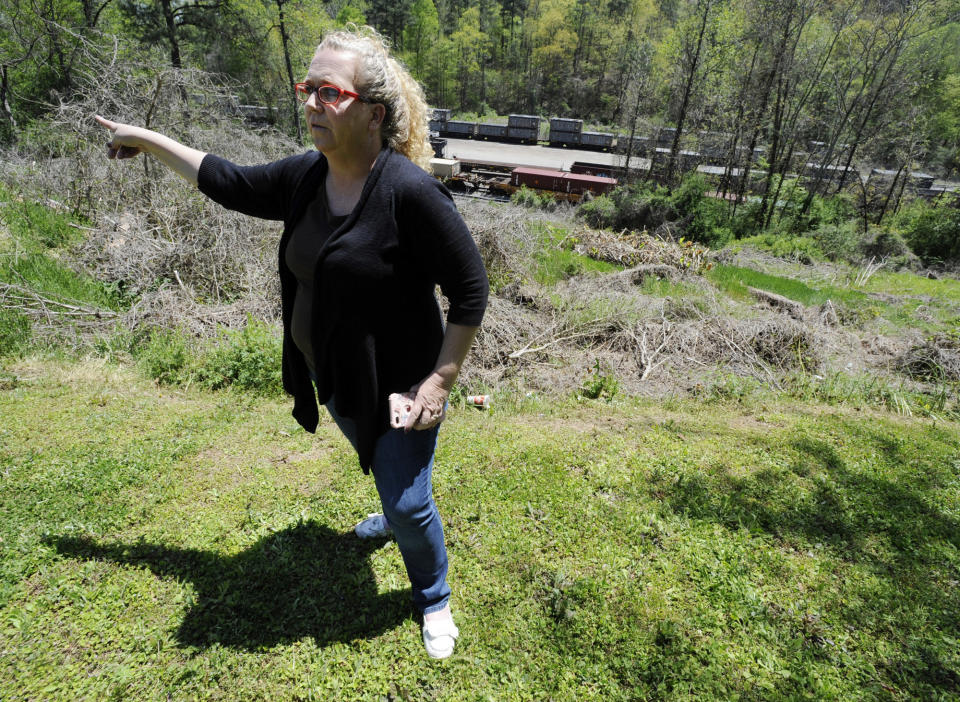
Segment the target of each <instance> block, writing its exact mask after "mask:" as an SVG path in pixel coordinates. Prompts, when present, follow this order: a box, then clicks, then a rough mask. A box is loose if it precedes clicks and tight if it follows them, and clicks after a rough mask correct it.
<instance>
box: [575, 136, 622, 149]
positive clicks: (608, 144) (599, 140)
mask: <svg viewBox="0 0 960 702" xmlns="http://www.w3.org/2000/svg"><path fill="white" fill-rule="evenodd" d="M613 136H614V135H613V134H611V133H610V132H580V148H582V149H597V150H599V151H609V150H610V149H611V148H613Z"/></svg>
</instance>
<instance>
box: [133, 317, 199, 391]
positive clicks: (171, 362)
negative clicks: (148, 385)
mask: <svg viewBox="0 0 960 702" xmlns="http://www.w3.org/2000/svg"><path fill="white" fill-rule="evenodd" d="M135 356H136V359H137V363H138V364H139V366H140V367H141V368H142V369H143V371H144V372H145V373H146V374H147V375H148V376H149V377H151V378H153V379H154V380H156V381H157V382H158V383H161V384H164V385H174V384H178V383H182V382H184V381H186V380H188V379H189V376H190V369H189V366H190V363H191V361H192V359H193V354H192V352H191V349H190V347H189V345H188V343H187V338H186V335H185V333H184V332H182V331H179V330H173V329H158V330H155V331H153V332H151V333H150V334H149V335H148V336H147V338H146V340H145V341H144V342H143V343H142V344H140V345H139V346H138V347H137V348H136V349H135Z"/></svg>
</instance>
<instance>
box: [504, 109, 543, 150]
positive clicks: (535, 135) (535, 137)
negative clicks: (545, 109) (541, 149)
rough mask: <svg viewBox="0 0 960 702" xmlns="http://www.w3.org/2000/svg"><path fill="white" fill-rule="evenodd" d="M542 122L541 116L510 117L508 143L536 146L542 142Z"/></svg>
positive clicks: (508, 118)
mask: <svg viewBox="0 0 960 702" xmlns="http://www.w3.org/2000/svg"><path fill="white" fill-rule="evenodd" d="M540 121H541V120H540V117H539V115H509V116H508V117H507V141H511V142H515V143H519V144H536V143H537V142H538V141H540Z"/></svg>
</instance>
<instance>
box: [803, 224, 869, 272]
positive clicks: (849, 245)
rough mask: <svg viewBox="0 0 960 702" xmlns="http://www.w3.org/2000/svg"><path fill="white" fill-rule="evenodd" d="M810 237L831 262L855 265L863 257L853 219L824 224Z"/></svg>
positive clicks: (810, 233)
mask: <svg viewBox="0 0 960 702" xmlns="http://www.w3.org/2000/svg"><path fill="white" fill-rule="evenodd" d="M808 236H809V238H810V239H811V240H812V241H813V243H814V244H815V246H816V250H817V251H818V252H819V253H821V254H822V255H823V256H824V257H825V258H826V259H827V260H829V261H847V262H850V263H855V262H858V261H859V260H860V259H861V258H862V256H863V251H862V249H861V246H860V234H859V231H858V227H857V223H856V222H855V221H854V220H852V219H850V220H847V221H845V222H840V223H828V224H823V225H821V226H819V227H817V228H816V229H814V230H813V231H811V232H809V234H808ZM808 253H812V252H808ZM813 258H816V256H813Z"/></svg>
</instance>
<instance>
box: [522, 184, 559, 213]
mask: <svg viewBox="0 0 960 702" xmlns="http://www.w3.org/2000/svg"><path fill="white" fill-rule="evenodd" d="M510 202H512V203H513V204H514V205H521V206H523V207H529V208H531V209H537V210H546V211H547V212H553V211H554V210H556V209H557V199H556V198H555V197H554V196H553V195H552V194H550V193H549V192H546V191H543V192H540V191H537V190H534V189H532V188H528V187H527V186H526V185H521V186H520V189H519V190H515V191H514V192H513V194H512V195H511V196H510Z"/></svg>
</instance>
